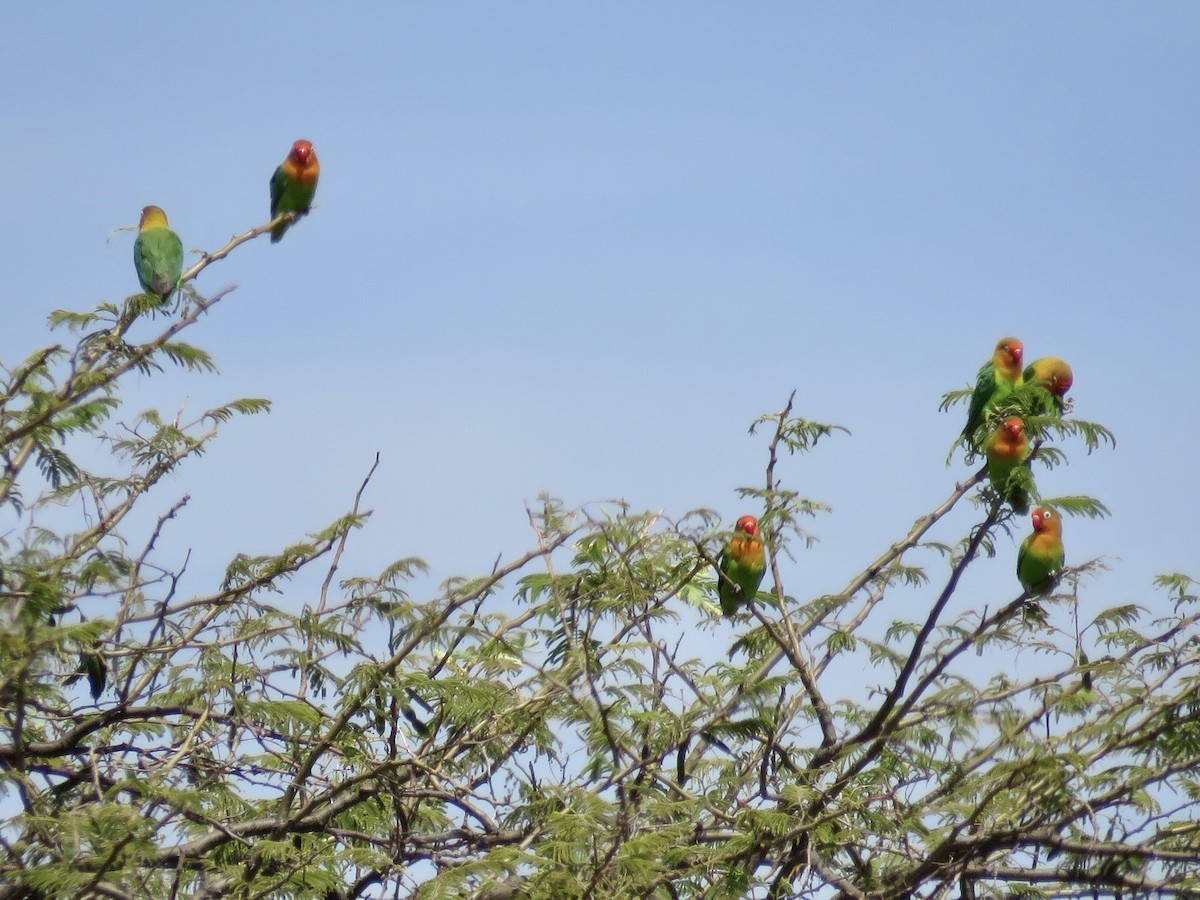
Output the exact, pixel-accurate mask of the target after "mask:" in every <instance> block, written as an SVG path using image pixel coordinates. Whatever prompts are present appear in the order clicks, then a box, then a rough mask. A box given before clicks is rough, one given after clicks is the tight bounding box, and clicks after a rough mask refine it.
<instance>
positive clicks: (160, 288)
mask: <svg viewBox="0 0 1200 900" xmlns="http://www.w3.org/2000/svg"><path fill="white" fill-rule="evenodd" d="M133 265H134V267H135V268H136V269H137V277H138V281H139V282H140V283H141V285H142V290H143V291H146V292H148V293H151V294H155V295H157V296H158V297H160V298H162V299H163V300H166V299H167V298H168V297H170V296H171V294H172V293H174V291H175V289H176V288H177V287H179V276H180V275H181V274H182V273H183V243H182V242H181V241H180V240H179V235H177V234H176V233H175V232H173V231H172V230H171V229H170V226H169V225H168V224H167V214H166V213H165V212H163V211H162V210H161V209H160V208H159V207H157V206H147V207H144V208H143V209H142V218H141V219H140V220H139V221H138V236H137V238H136V239H135V240H134V242H133Z"/></svg>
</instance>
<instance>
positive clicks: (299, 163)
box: [271, 140, 321, 244]
mask: <svg viewBox="0 0 1200 900" xmlns="http://www.w3.org/2000/svg"><path fill="white" fill-rule="evenodd" d="M320 174H321V164H320V163H319V162H317V154H316V153H315V152H314V151H313V145H312V143H311V142H309V141H303V140H301V141H296V142H295V143H294V144H292V152H291V153H289V154H288V155H287V159H285V160H284V161H283V162H282V163H280V165H279V168H277V169H276V170H275V174H274V175H272V176H271V218H272V219H274V218H275V217H276V216H278V215H279V214H280V213H297V214H299V215H304V214H305V213H307V212H308V208H309V207H310V206H312V201H313V195H314V194H316V192H317V178H318V177H319V176H320ZM294 224H295V222H294V221H293V222H284V223H283V224H282V225H276V226H275V227H274V228H272V229H271V243H272V244H277V243H279V239H280V238H282V237H283V235H284V232H286V231H287V230H288V229H289V228H291V227H292V225H294Z"/></svg>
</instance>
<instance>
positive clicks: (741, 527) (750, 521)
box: [733, 516, 758, 537]
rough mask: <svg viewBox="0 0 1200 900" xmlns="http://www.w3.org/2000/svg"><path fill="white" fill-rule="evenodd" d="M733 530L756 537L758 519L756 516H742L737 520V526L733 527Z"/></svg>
mask: <svg viewBox="0 0 1200 900" xmlns="http://www.w3.org/2000/svg"><path fill="white" fill-rule="evenodd" d="M733 530H734V531H741V532H744V533H746V534H748V535H750V537H754V536H755V535H756V534H758V519H756V518H754V516H742V517H741V518H740V519H738V520H737V524H736V525H734V526H733Z"/></svg>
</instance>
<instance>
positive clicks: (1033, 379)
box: [1024, 356, 1075, 418]
mask: <svg viewBox="0 0 1200 900" xmlns="http://www.w3.org/2000/svg"><path fill="white" fill-rule="evenodd" d="M1024 378H1025V383H1026V384H1031V383H1032V384H1039V385H1041V386H1042V387H1044V388H1045V389H1046V390H1047V391H1049V392H1050V396H1049V397H1048V398H1046V397H1045V396H1044V395H1043V396H1042V397H1039V398H1036V399H1035V401H1034V404H1033V411H1034V412H1036V413H1037V414H1038V415H1041V416H1058V417H1059V418H1062V414H1063V410H1064V409H1065V408H1066V405H1067V401H1066V400H1065V399H1063V398H1064V397H1065V396H1066V393H1067V391H1069V390H1070V389H1071V385H1072V384H1074V383H1075V374H1074V373H1073V372H1072V371H1071V367H1070V366H1069V365H1067V363H1066V360H1062V359H1059V358H1058V357H1057V356H1047V357H1044V358H1042V359H1035V360H1034V361H1033V362H1031V363H1030V364H1029V365H1028V366H1026V368H1025V375H1024ZM1039 393H1040V391H1039Z"/></svg>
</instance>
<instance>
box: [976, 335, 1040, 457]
mask: <svg viewBox="0 0 1200 900" xmlns="http://www.w3.org/2000/svg"><path fill="white" fill-rule="evenodd" d="M1024 353H1025V346H1024V344H1022V343H1021V342H1020V341H1019V340H1017V339H1016V338H1015V337H1006V338H1000V342H999V343H998V344H996V352H995V353H993V354H992V359H991V362H987V363H984V365H983V368H981V369H980V370H979V375H978V377H977V378H976V379H975V392H974V393H973V394H971V406H970V408H969V409H968V410H967V424H966V426H965V427H964V428H963V430H962V437H963V438H965V439H966V441H967V444H968V445H969V446H972V447H978V446H979V445H978V444H977V443H976V441H975V431H976V429H978V428H979V426H980V425H982V424H983V415H984V413H985V412H987V410H988V407H990V406H993V405H994V404H996V403H998V402H999V401H1001V400H1003V399H1004V398H1005V397H1007V396H1008V395H1009V394H1011V393H1012V392H1013V391H1014V390H1016V389H1017V388H1018V387H1020V386H1021V356H1022V355H1023V354H1024Z"/></svg>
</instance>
